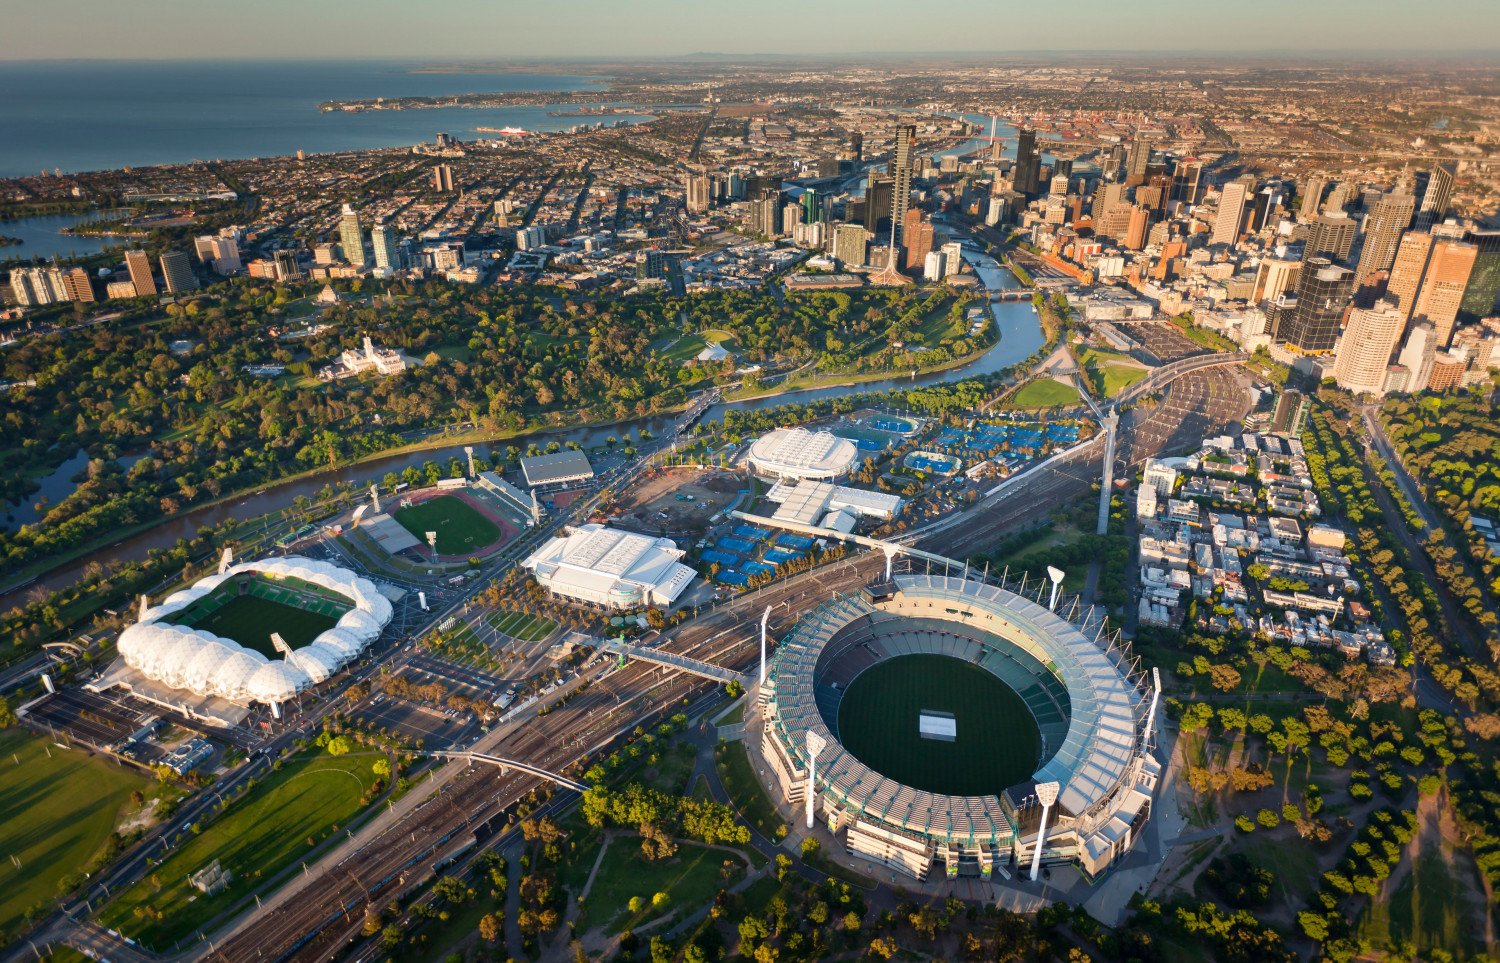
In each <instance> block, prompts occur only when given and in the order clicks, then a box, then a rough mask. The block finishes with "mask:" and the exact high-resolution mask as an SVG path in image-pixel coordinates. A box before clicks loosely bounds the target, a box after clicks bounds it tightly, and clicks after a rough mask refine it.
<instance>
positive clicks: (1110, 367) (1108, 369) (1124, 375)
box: [1078, 348, 1150, 398]
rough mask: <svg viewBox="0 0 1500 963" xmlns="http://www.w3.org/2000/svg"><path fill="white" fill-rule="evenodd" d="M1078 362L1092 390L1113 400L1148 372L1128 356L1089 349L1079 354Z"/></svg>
mask: <svg viewBox="0 0 1500 963" xmlns="http://www.w3.org/2000/svg"><path fill="white" fill-rule="evenodd" d="M1078 360H1079V362H1080V363H1081V364H1082V365H1083V369H1084V371H1085V373H1086V374H1087V375H1088V379H1089V383H1090V384H1092V385H1093V386H1094V390H1095V391H1097V392H1098V393H1099V394H1101V395H1103V396H1104V397H1106V398H1113V397H1114V396H1115V395H1117V394H1119V393H1120V392H1122V391H1124V390H1125V389H1126V388H1128V387H1130V386H1131V385H1133V384H1135V383H1136V382H1137V381H1140V380H1141V379H1142V378H1144V377H1146V375H1147V374H1149V373H1150V372H1149V371H1148V370H1147V369H1146V368H1145V367H1143V366H1142V365H1140V364H1139V363H1137V362H1136V361H1135V360H1134V359H1133V358H1131V357H1130V356H1129V355H1122V354H1116V353H1114V352H1113V351H1100V350H1098V349H1094V348H1090V349H1087V350H1085V351H1082V352H1080V353H1079V359H1078Z"/></svg>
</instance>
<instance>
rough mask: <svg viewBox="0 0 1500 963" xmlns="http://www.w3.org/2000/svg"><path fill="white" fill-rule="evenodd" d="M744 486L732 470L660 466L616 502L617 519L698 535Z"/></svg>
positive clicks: (634, 525) (641, 526)
mask: <svg viewBox="0 0 1500 963" xmlns="http://www.w3.org/2000/svg"><path fill="white" fill-rule="evenodd" d="M743 487H745V483H744V480H743V479H742V478H741V477H740V476H739V475H736V474H735V473H733V472H727V471H716V470H712V469H709V470H700V469H696V468H669V469H658V470H655V471H652V472H651V473H650V474H648V475H646V476H644V477H642V478H641V479H640V480H639V481H637V482H636V483H635V484H634V485H632V486H631V487H630V490H629V491H627V492H624V493H623V494H622V495H621V496H620V498H619V499H618V500H617V501H616V502H615V513H616V514H615V516H614V517H615V518H616V519H617V520H619V521H622V522H624V523H626V524H627V525H629V526H630V527H631V528H634V529H637V530H638V531H642V532H665V533H667V534H696V533H699V532H704V531H707V530H708V524H709V519H711V518H713V516H715V515H717V514H718V513H719V512H721V511H723V510H724V509H725V508H726V507H728V506H729V505H730V504H731V503H732V502H733V501H734V500H735V499H736V498H737V497H739V492H740V489H741V488H743Z"/></svg>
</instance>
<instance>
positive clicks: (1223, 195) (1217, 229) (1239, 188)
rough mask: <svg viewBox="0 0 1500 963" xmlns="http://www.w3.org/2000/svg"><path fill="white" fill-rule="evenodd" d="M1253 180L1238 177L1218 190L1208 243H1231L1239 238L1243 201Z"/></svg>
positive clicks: (1242, 217)
mask: <svg viewBox="0 0 1500 963" xmlns="http://www.w3.org/2000/svg"><path fill="white" fill-rule="evenodd" d="M1254 189H1255V181H1254V180H1253V179H1250V178H1244V177H1241V178H1238V179H1237V180H1232V181H1230V182H1229V183H1228V184H1225V185H1224V189H1223V190H1221V191H1220V192H1219V210H1218V213H1217V214H1215V215H1214V232H1213V234H1211V235H1209V239H1208V243H1209V244H1233V243H1235V242H1236V241H1238V240H1239V238H1240V225H1241V224H1243V223H1244V220H1245V203H1246V201H1247V200H1248V199H1249V196H1250V192H1251V191H1252V190H1254Z"/></svg>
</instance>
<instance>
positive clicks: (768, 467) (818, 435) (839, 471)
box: [750, 428, 859, 479]
mask: <svg viewBox="0 0 1500 963" xmlns="http://www.w3.org/2000/svg"><path fill="white" fill-rule="evenodd" d="M858 457H859V448H858V447H857V446H856V445H855V444H854V442H852V441H850V440H849V439H847V438H840V437H838V436H837V435H835V434H833V433H832V432H827V431H808V430H807V429H806V428H777V429H776V430H775V431H772V432H769V433H768V434H765V435H762V436H761V437H760V438H757V439H756V440H755V441H754V443H752V444H751V445H750V463H751V465H753V466H754V467H755V469H756V471H758V472H760V473H762V474H765V475H774V476H776V477H779V478H812V479H831V478H838V477H839V476H841V475H844V474H847V473H848V471H849V469H851V468H853V467H854V463H855V461H856V460H857V459H858Z"/></svg>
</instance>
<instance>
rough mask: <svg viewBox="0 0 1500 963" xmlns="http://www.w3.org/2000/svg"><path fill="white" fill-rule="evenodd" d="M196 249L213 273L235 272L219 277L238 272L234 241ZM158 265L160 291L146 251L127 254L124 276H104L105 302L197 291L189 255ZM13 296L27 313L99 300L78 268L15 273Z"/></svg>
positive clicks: (177, 254)
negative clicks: (215, 271)
mask: <svg viewBox="0 0 1500 963" xmlns="http://www.w3.org/2000/svg"><path fill="white" fill-rule="evenodd" d="M197 245H198V253H199V256H200V257H203V258H204V259H205V260H207V261H211V262H213V264H214V266H215V270H218V268H219V267H220V266H221V265H222V266H224V267H226V268H230V266H231V265H232V269H229V270H223V271H220V273H222V274H232V273H234V272H235V271H238V270H239V248H238V246H236V244H235V240H234V238H233V237H232V236H225V237H213V238H208V237H205V238H199V239H198V241H197ZM205 252H207V253H205ZM158 263H159V264H160V266H161V284H160V285H159V286H158V284H157V281H156V277H155V275H154V274H153V273H152V269H151V258H150V256H149V255H147V253H146V252H145V251H126V252H125V265H124V271H123V272H122V274H123V276H117V275H116V274H113V273H111V272H110V271H108V270H105V271H102V272H101V273H100V277H99V280H100V281H101V282H102V283H103V285H104V296H105V297H106V298H110V299H115V298H148V297H156V296H157V294H158V293H159V292H160V291H165V292H166V293H168V294H182V293H185V292H188V291H194V290H197V287H198V278H197V275H196V274H195V273H194V271H193V265H192V261H191V259H190V258H189V257H188V255H187V254H185V253H183V252H182V251H165V252H163V253H162V255H161V257H160V258H159V259H158ZM10 290H11V294H12V296H13V297H14V298H15V301H16V304H18V305H20V306H21V307H23V308H30V307H43V306H45V305H49V304H58V303H61V302H66V301H77V302H83V303H93V302H95V301H98V300H99V294H98V290H97V289H96V287H95V278H94V276H93V275H91V274H90V273H89V272H88V271H87V270H86V269H84V268H82V267H78V266H76V265H75V266H74V267H70V268H63V267H60V266H58V265H55V264H54V265H47V266H43V267H18V268H13V269H12V270H11V272H10Z"/></svg>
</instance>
